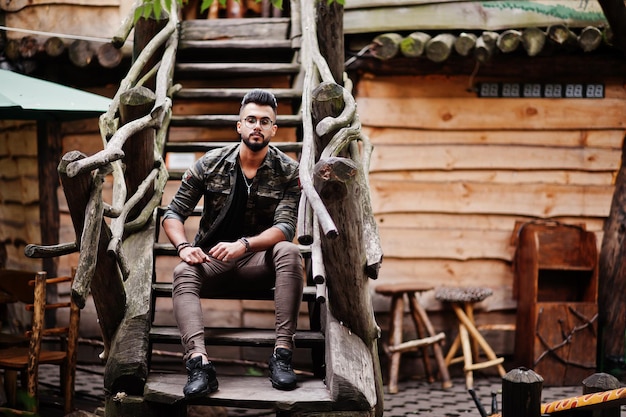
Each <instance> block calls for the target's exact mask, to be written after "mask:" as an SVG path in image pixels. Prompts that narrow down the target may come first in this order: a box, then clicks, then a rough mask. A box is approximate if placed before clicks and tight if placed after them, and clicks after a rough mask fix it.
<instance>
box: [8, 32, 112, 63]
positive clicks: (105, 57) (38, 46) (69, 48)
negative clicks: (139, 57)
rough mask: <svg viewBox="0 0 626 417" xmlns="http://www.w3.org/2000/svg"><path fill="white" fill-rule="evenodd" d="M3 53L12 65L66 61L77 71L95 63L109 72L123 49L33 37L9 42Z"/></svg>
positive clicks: (99, 43)
mask: <svg viewBox="0 0 626 417" xmlns="http://www.w3.org/2000/svg"><path fill="white" fill-rule="evenodd" d="M0 49H2V48H0ZM3 49H4V56H5V57H6V58H7V60H8V61H9V62H11V63H17V62H22V63H23V62H25V61H29V62H36V61H37V60H42V61H43V60H46V59H49V58H54V59H61V58H65V59H69V61H70V62H71V63H72V64H73V65H74V66H76V67H79V68H85V67H87V66H89V65H91V64H92V63H96V62H97V63H98V64H99V65H100V66H102V67H103V68H107V69H111V68H115V67H117V66H119V65H120V64H121V63H122V60H123V58H124V52H123V51H122V49H120V48H118V47H116V46H115V45H114V44H113V43H112V42H95V41H87V40H84V39H77V40H74V41H71V42H70V41H68V40H64V39H62V38H60V37H58V36H51V37H49V38H45V39H39V38H37V37H34V36H24V37H22V38H19V39H9V40H7V41H6V44H5V45H4V48H3Z"/></svg>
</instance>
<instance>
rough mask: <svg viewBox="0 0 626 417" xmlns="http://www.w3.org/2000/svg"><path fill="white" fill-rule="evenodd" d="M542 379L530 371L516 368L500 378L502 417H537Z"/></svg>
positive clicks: (539, 408) (538, 414)
mask: <svg viewBox="0 0 626 417" xmlns="http://www.w3.org/2000/svg"><path fill="white" fill-rule="evenodd" d="M542 388H543V378H542V377H541V376H540V375H539V374H537V373H535V372H534V371H532V370H530V369H525V368H517V369H513V370H512V371H509V372H508V373H507V374H506V375H504V377H503V378H502V417H539V416H540V415H541V389H542Z"/></svg>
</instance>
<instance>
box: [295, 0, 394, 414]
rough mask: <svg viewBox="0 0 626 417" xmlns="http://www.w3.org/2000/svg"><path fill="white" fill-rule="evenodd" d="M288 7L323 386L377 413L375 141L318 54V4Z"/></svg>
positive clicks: (304, 238) (301, 220) (304, 224)
mask: <svg viewBox="0 0 626 417" xmlns="http://www.w3.org/2000/svg"><path fill="white" fill-rule="evenodd" d="M292 5H293V6H292V19H293V17H294V15H300V16H301V25H300V27H301V28H305V29H304V30H303V31H302V32H303V33H302V45H301V52H302V65H303V68H304V74H305V76H304V85H303V90H302V123H303V139H302V140H303V143H302V153H301V156H300V183H301V185H302V192H303V193H302V198H301V201H300V209H299V213H298V240H299V242H300V243H302V244H310V245H311V258H312V259H311V261H312V262H311V268H312V275H313V280H314V282H315V283H316V284H317V286H318V291H319V292H326V293H327V297H324V299H327V318H326V328H325V329H324V333H325V336H326V343H327V349H326V352H327V354H326V381H327V386H328V388H329V391H330V395H331V397H332V398H333V399H334V400H336V401H341V400H342V399H347V398H350V399H352V400H353V401H354V402H356V403H359V407H362V409H368V410H371V409H374V410H375V415H377V416H380V415H382V412H383V388H382V377H381V374H380V364H379V362H378V360H379V358H378V350H377V339H378V337H379V335H380V329H379V328H378V326H377V324H376V322H375V319H374V312H373V307H372V304H371V295H370V292H369V289H368V281H369V278H374V279H375V278H377V277H378V270H379V268H380V264H381V262H382V250H381V246H380V240H379V237H378V232H377V226H376V223H375V220H374V216H373V213H372V206H371V201H370V193H369V185H368V180H367V172H368V169H369V160H370V155H371V152H372V145H371V143H370V141H369V139H368V137H367V136H366V135H364V134H363V132H362V131H361V125H360V122H359V118H358V115H357V113H356V103H355V100H354V98H353V96H352V94H351V83H350V80H349V79H348V78H347V77H346V76H345V74H344V76H343V80H339V82H338V81H337V80H335V79H334V77H333V74H332V72H331V70H330V68H329V65H328V63H327V60H326V59H325V58H324V56H323V55H322V54H321V52H320V48H319V44H318V31H317V23H318V20H319V19H318V9H317V7H318V5H316V2H310V1H302V2H292ZM341 53H343V51H341ZM340 83H341V84H343V85H344V86H341V85H340ZM359 143H360V146H359ZM356 357H359V358H360V359H363V362H361V361H358V360H355V358H356Z"/></svg>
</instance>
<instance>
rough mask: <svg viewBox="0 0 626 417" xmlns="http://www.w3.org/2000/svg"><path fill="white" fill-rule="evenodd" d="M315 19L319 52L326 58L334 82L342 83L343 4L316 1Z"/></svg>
mask: <svg viewBox="0 0 626 417" xmlns="http://www.w3.org/2000/svg"><path fill="white" fill-rule="evenodd" d="M316 20H317V22H316V24H317V41H318V44H319V48H320V53H321V54H322V56H323V57H324V58H325V59H326V63H327V64H328V68H330V72H331V74H332V75H333V79H334V80H335V82H336V83H337V84H339V85H343V71H344V47H343V43H344V36H343V6H342V5H340V4H339V2H336V1H334V2H332V3H331V4H328V2H326V1H318V2H317V13H316Z"/></svg>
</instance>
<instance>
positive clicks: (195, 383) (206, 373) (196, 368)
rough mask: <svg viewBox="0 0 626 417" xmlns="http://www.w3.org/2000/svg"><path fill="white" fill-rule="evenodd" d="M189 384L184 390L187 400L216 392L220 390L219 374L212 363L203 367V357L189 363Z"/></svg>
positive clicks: (197, 357)
mask: <svg viewBox="0 0 626 417" xmlns="http://www.w3.org/2000/svg"><path fill="white" fill-rule="evenodd" d="M186 367H187V384H186V385H185V388H183V394H185V397H186V398H195V397H201V396H203V395H207V394H209V393H211V392H215V391H217V389H218V383H217V373H216V372H215V367H214V366H213V364H212V363H211V362H209V363H207V364H205V365H203V364H202V356H196V357H195V358H191V359H189V360H188V361H187V364H186Z"/></svg>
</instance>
